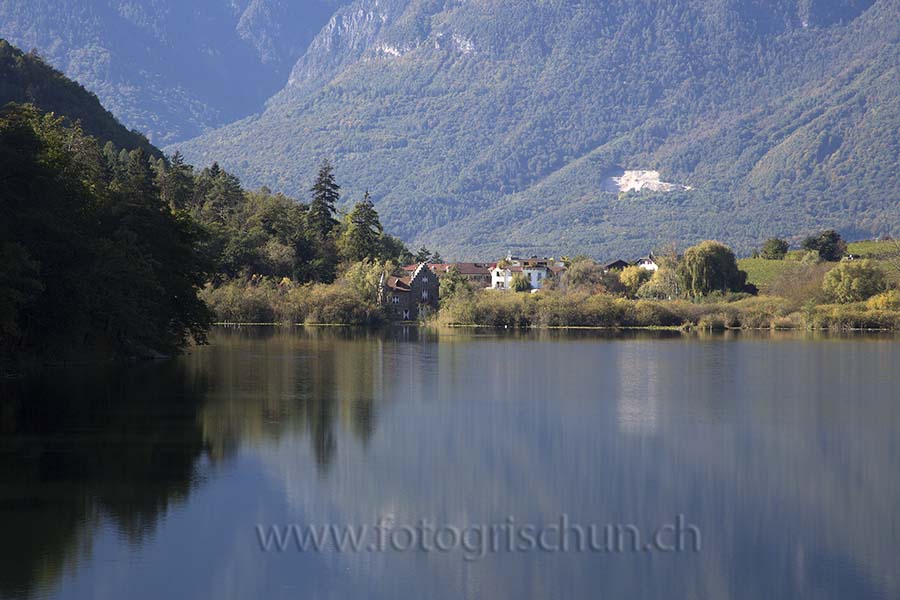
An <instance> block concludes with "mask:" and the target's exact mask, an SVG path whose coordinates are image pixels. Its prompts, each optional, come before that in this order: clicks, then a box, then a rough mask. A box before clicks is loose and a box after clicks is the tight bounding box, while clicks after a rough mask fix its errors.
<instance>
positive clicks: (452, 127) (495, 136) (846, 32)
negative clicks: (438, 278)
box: [172, 0, 900, 258]
mask: <svg viewBox="0 0 900 600" xmlns="http://www.w3.org/2000/svg"><path fill="white" fill-rule="evenodd" d="M898 16H900V2H898V0H877V1H873V0H812V1H810V0H777V1H771V2H765V3H757V2H753V3H751V2H745V1H738V0H712V1H709V0H704V1H700V0H688V1H685V2H677V3H676V2H671V1H663V0H637V1H635V0H627V1H626V0H612V1H604V2H599V1H597V2H574V1H567V0H558V1H553V2H545V1H537V0H528V1H523V2H515V3H510V2H500V1H497V0H472V1H468V2H459V1H449V0H448V1H443V2H435V1H425V0H377V1H376V0H356V2H354V3H353V4H352V5H351V6H349V7H345V8H342V9H340V10H339V11H338V13H337V14H336V15H335V17H333V18H332V19H331V21H329V23H328V24H327V25H326V26H325V27H324V28H323V29H322V31H321V32H320V33H319V35H318V36H317V37H316V39H315V40H314V41H313V42H312V44H311V46H310V48H309V50H308V52H307V53H306V54H305V55H304V56H303V57H302V58H301V59H300V60H299V61H298V62H297V64H296V65H295V66H294V68H293V70H292V73H291V76H290V79H289V83H288V85H287V87H285V89H284V90H282V91H281V93H279V94H278V95H277V96H275V97H274V98H273V99H271V100H270V101H269V103H268V105H267V108H266V110H265V111H264V112H263V113H262V114H260V115H258V116H256V117H251V118H247V119H244V120H242V121H239V122H237V123H235V124H233V125H230V126H227V127H225V128H222V129H220V130H216V131H212V132H209V133H208V134H206V135H204V136H201V137H200V138H198V139H196V140H193V141H191V142H188V143H184V144H178V145H177V146H172V148H173V149H174V148H175V147H178V148H181V149H182V150H183V151H185V153H186V155H187V156H188V158H189V159H191V160H192V161H194V162H196V163H201V164H202V163H208V162H211V161H212V160H218V161H220V162H221V163H222V164H223V165H225V166H226V167H228V168H229V169H231V170H233V171H235V172H236V173H238V174H239V175H240V176H241V177H242V179H243V180H245V181H247V182H248V183H250V184H265V185H268V186H270V187H272V188H274V189H277V190H283V191H285V192H288V193H292V194H299V193H302V192H303V191H304V190H305V189H307V188H308V187H309V184H310V181H309V174H310V173H312V172H313V171H314V169H313V167H314V165H315V164H316V163H317V162H318V161H319V160H321V158H322V157H323V156H329V157H331V158H332V159H333V160H334V162H335V164H336V168H337V173H338V176H339V179H341V180H342V181H344V182H346V185H345V191H347V192H349V197H348V199H354V198H356V197H358V196H361V194H362V192H363V190H364V189H367V188H368V189H369V190H371V192H372V196H373V198H374V199H375V200H376V203H377V206H378V209H379V212H380V213H381V215H382V216H383V218H384V221H385V224H386V226H387V227H389V228H391V229H392V230H394V231H399V232H402V234H403V235H404V236H405V237H406V238H407V239H410V240H415V241H417V242H419V241H421V242H425V243H427V244H428V245H429V246H436V247H438V248H439V249H440V250H442V251H443V253H444V254H445V256H446V255H451V256H456V257H460V258H476V257H479V258H483V257H485V256H490V255H494V254H497V253H499V252H502V251H505V250H507V249H513V250H519V249H520V250H523V251H526V250H532V251H544V252H550V253H568V252H579V251H587V252H591V253H593V254H597V255H602V256H606V255H611V254H617V255H618V254H623V255H626V256H627V255H629V254H635V253H637V252H641V251H646V250H647V249H649V248H652V247H653V246H655V245H657V244H659V243H662V242H665V241H668V240H675V241H680V242H682V243H688V242H693V241H696V240H698V239H701V238H708V237H716V238H720V239H722V240H723V241H725V242H728V243H730V244H732V245H734V246H736V247H737V248H738V249H739V250H742V251H748V250H749V249H750V248H751V247H753V246H754V245H755V244H756V243H758V242H759V241H761V240H762V239H763V238H765V237H768V236H770V235H778V234H781V235H785V234H788V233H796V232H801V231H803V230H805V229H809V230H813V229H818V228H821V227H823V226H833V227H837V228H839V229H841V230H842V231H843V232H845V233H846V234H847V235H849V236H851V237H855V236H863V235H873V234H881V233H888V232H895V231H897V230H898V228H900V211H898V210H897V209H898V208H900V206H898V205H900V192H898V190H900V185H898V184H900V176H898V174H897V168H896V167H897V159H898V151H900V140H898V135H900V134H898V130H900V94H898V93H897V92H898V90H900V85H898V83H900V82H898V73H897V65H898V60H897V58H898V41H900V19H898ZM617 169H618V170H621V169H647V170H651V169H652V170H659V171H660V172H661V174H662V178H663V180H664V181H668V182H674V183H677V184H683V185H686V186H689V187H690V188H691V189H690V190H688V191H673V192H669V193H655V192H642V193H627V194H616V193H609V192H604V191H603V190H604V189H606V185H605V183H604V182H605V181H607V180H608V177H609V175H610V174H611V173H613V172H615V171H616V170H617Z"/></svg>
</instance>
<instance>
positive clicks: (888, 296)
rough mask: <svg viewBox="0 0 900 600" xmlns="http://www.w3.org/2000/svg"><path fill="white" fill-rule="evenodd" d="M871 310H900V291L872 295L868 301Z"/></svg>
mask: <svg viewBox="0 0 900 600" xmlns="http://www.w3.org/2000/svg"><path fill="white" fill-rule="evenodd" d="M866 308H867V309H869V310H900V292H898V291H897V290H891V291H888V292H882V293H881V294H878V295H876V296H872V297H871V298H869V299H868V300H867V301H866Z"/></svg>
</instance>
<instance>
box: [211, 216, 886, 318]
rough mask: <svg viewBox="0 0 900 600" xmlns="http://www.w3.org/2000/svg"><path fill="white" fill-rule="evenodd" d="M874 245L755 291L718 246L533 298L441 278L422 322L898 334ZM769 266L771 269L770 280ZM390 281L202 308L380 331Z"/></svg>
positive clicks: (287, 284) (591, 270) (558, 284)
mask: <svg viewBox="0 0 900 600" xmlns="http://www.w3.org/2000/svg"><path fill="white" fill-rule="evenodd" d="M827 233H828V232H826V234H827ZM823 235H825V234H823ZM828 235H830V234H828ZM840 243H841V244H843V242H840ZM866 244H868V245H869V246H868V247H870V248H873V249H874V250H873V251H872V252H871V253H870V254H867V255H866V256H861V257H858V258H856V259H854V260H837V261H826V260H823V259H822V258H821V256H820V255H819V254H818V251H816V250H815V249H807V250H803V251H799V252H794V253H788V252H787V251H785V252H784V253H783V254H781V255H780V256H775V257H771V258H754V259H747V260H750V261H753V264H754V265H755V266H756V267H757V269H756V270H757V271H760V270H762V271H764V272H765V279H764V280H763V279H762V278H760V279H756V278H750V280H749V281H748V277H747V274H746V272H744V271H742V270H741V269H740V268H739V264H740V262H741V261H736V260H735V258H734V255H733V253H732V252H731V251H730V250H729V249H728V248H727V247H725V246H723V245H722V244H718V243H716V242H704V243H702V244H700V245H698V246H695V247H693V248H689V249H688V250H687V251H686V252H685V253H684V254H683V255H680V254H678V253H677V252H675V251H674V250H671V249H670V250H668V251H667V253H660V255H659V256H658V257H657V260H658V262H659V269H658V270H657V271H656V272H655V273H651V272H649V271H645V270H643V269H640V268H637V267H629V268H626V269H624V270H622V271H606V270H605V269H603V268H602V267H601V266H600V265H598V264H597V263H596V262H594V261H593V260H591V259H588V258H584V257H581V258H575V259H573V260H571V261H569V265H568V269H567V270H566V271H565V273H564V274H563V275H562V276H560V277H559V278H558V279H556V280H553V281H550V282H548V283H547V284H546V285H545V287H544V288H543V289H541V290H540V291H537V292H535V293H529V292H518V293H517V292H513V291H500V290H492V289H475V288H473V287H472V286H470V285H469V284H468V282H467V281H466V280H465V279H464V278H463V277H462V276H461V275H459V274H458V273H455V272H453V271H452V270H451V272H450V273H448V274H446V275H443V276H442V277H441V308H440V310H439V311H438V312H437V313H436V314H432V315H431V316H430V317H429V318H427V319H425V320H424V321H423V322H425V323H430V324H435V325H441V326H450V327H504V328H678V329H701V330H723V329H811V330H825V329H827V330H857V329H860V330H893V331H896V330H900V292H898V291H897V289H896V288H897V283H896V282H897V280H898V278H900V277H898V276H900V268H897V269H896V270H895V267H900V247H898V246H897V245H895V244H894V242H891V241H883V242H880V243H878V244H876V245H874V246H872V243H871V242H867V243H866ZM853 246H854V245H851V246H850V249H851V250H852V249H853ZM844 249H845V250H846V247H844ZM876 252H877V253H876ZM867 256H871V257H875V258H871V259H869V258H867ZM760 261H763V262H765V263H768V264H766V265H763V266H764V267H765V268H764V269H761V268H760V265H761V264H762V263H760ZM392 269H393V265H392V264H390V263H385V262H381V261H378V260H364V261H360V262H356V263H352V264H349V266H346V267H345V268H343V269H342V271H341V274H340V275H339V276H338V278H337V279H336V280H335V281H334V282H333V283H330V284H323V283H307V284H299V283H295V282H293V281H291V280H290V279H287V278H285V279H282V280H280V281H276V280H275V279H274V278H270V277H251V278H245V279H234V280H231V281H229V282H227V283H225V284H223V285H219V286H215V287H214V286H212V285H209V286H207V288H206V289H204V290H203V291H202V293H201V298H202V299H203V300H204V301H205V302H206V303H207V304H208V305H209V306H210V308H211V309H212V310H213V312H214V314H215V315H216V319H217V320H218V321H219V322H224V323H291V324H343V325H366V326H371V325H378V324H382V323H387V322H389V316H388V314H387V313H386V312H385V311H384V310H383V307H381V306H379V305H378V304H377V302H376V296H377V284H378V279H379V277H380V275H381V273H382V272H385V271H390V270H392Z"/></svg>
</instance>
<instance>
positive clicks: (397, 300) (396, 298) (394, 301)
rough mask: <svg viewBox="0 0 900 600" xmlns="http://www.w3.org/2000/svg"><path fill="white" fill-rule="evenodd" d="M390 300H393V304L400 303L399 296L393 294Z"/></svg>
mask: <svg viewBox="0 0 900 600" xmlns="http://www.w3.org/2000/svg"><path fill="white" fill-rule="evenodd" d="M391 302H393V303H394V304H400V296H394V297H393V298H391Z"/></svg>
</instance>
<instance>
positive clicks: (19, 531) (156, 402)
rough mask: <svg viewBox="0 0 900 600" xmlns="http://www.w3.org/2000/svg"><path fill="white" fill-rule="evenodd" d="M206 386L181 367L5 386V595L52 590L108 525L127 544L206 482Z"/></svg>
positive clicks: (1, 554)
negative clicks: (201, 463) (201, 414)
mask: <svg viewBox="0 0 900 600" xmlns="http://www.w3.org/2000/svg"><path fill="white" fill-rule="evenodd" d="M201 390H202V385H198V383H197V382H192V383H191V384H189V382H188V381H187V376H186V373H185V371H184V369H183V368H182V366H181V365H178V364H167V365H153V366H143V367H136V368H129V369H119V368H104V369H99V370H92V372H90V373H84V372H78V371H68V370H55V371H53V372H52V373H47V374H44V375H43V376H41V377H36V378H32V379H29V380H27V381H24V382H16V383H12V382H9V383H6V384H5V385H4V387H3V401H2V413H0V481H2V482H3V486H2V489H0V531H3V538H4V543H3V544H2V546H0V595H3V596H12V597H18V596H31V595H33V594H35V593H41V594H43V593H47V592H48V591H49V590H52V587H53V585H55V583H56V582H57V581H58V580H59V579H60V577H61V576H62V572H63V571H64V570H66V569H74V568H76V567H77V564H78V562H79V561H80V560H81V559H82V558H83V557H84V556H89V555H90V552H91V546H92V534H93V531H94V530H95V529H96V528H97V527H99V526H100V525H101V523H104V522H107V523H110V524H111V525H112V526H113V527H114V528H115V529H116V530H117V531H119V532H120V533H121V535H122V537H123V539H124V543H126V544H134V545H139V544H141V543H142V542H143V541H144V540H145V539H147V538H148V537H151V536H152V535H153V532H154V530H155V526H156V523H157V521H158V519H159V518H160V516H161V515H163V514H165V513H166V511H167V510H169V508H170V507H171V506H173V505H175V504H178V503H181V502H183V501H184V500H185V499H186V498H187V496H188V495H189V494H190V491H191V489H192V488H193V487H195V486H196V485H198V484H199V483H200V482H201V480H202V477H203V473H202V470H201V469H199V468H198V460H199V458H200V457H201V456H202V455H203V453H204V448H205V444H204V439H203V433H202V431H201V429H200V427H199V425H198V418H197V415H198V410H199V405H200V393H199V392H201Z"/></svg>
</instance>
